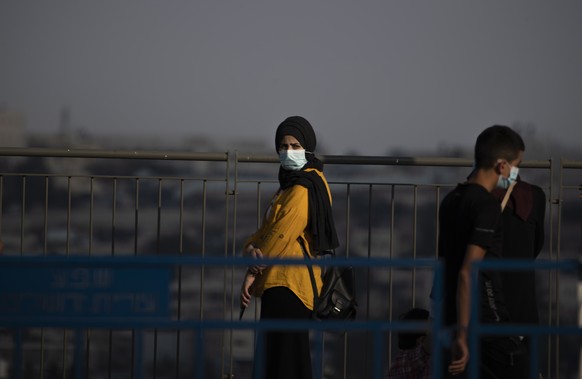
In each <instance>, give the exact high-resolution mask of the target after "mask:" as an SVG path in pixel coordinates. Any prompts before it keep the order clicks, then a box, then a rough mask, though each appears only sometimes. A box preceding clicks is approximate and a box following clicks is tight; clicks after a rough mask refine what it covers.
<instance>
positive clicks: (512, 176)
mask: <svg viewBox="0 0 582 379" xmlns="http://www.w3.org/2000/svg"><path fill="white" fill-rule="evenodd" d="M518 174H519V167H514V166H511V169H510V170H509V177H508V178H506V177H505V176H503V175H499V179H498V180H497V188H503V189H508V188H509V186H510V185H511V183H513V182H515V181H516V180H517V175H518Z"/></svg>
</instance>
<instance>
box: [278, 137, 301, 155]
mask: <svg viewBox="0 0 582 379" xmlns="http://www.w3.org/2000/svg"><path fill="white" fill-rule="evenodd" d="M285 150H303V146H301V144H300V143H299V141H298V140H297V138H295V137H293V136H289V135H286V136H284V137H283V139H282V140H281V142H280V143H279V152H281V151H285Z"/></svg>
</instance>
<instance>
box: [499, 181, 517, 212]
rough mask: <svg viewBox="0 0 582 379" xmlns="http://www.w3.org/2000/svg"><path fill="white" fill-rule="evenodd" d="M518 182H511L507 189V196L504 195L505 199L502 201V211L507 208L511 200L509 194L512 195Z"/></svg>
mask: <svg viewBox="0 0 582 379" xmlns="http://www.w3.org/2000/svg"><path fill="white" fill-rule="evenodd" d="M516 184H517V182H516V181H513V182H511V184H510V185H509V188H508V189H507V192H505V196H504V197H503V201H502V202H501V212H503V210H504V209H505V206H506V205H507V202H508V201H509V195H511V191H513V187H515V185H516Z"/></svg>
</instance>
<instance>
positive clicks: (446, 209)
mask: <svg viewBox="0 0 582 379" xmlns="http://www.w3.org/2000/svg"><path fill="white" fill-rule="evenodd" d="M524 151H525V145H524V143H523V140H522V139H521V137H520V136H519V135H518V134H517V133H516V132H515V131H513V130H512V129H511V128H509V127H507V126H501V125H494V126H492V127H489V128H487V129H485V130H484V131H483V132H482V133H481V134H480V135H479V136H478V138H477V141H476V144H475V169H474V170H473V172H472V173H471V175H470V176H469V178H468V179H467V181H466V182H465V183H462V184H459V185H457V187H456V188H455V189H453V190H452V191H451V192H450V193H449V194H447V195H446V196H445V198H444V199H443V201H442V203H441V206H440V211H439V228H440V229H439V244H438V254H439V258H440V259H441V260H442V261H443V263H444V269H445V275H444V278H445V279H444V280H445V282H444V299H443V300H444V304H443V305H444V308H443V312H444V321H445V325H447V326H450V327H454V330H455V333H454V338H453V341H452V345H451V351H450V355H449V354H445V355H446V356H445V359H446V363H445V365H443V368H444V372H443V375H444V377H449V376H454V377H455V378H459V377H464V375H466V373H467V372H466V371H467V370H466V367H467V364H468V362H469V359H470V358H471V359H478V360H479V369H480V373H481V378H482V379H485V378H526V377H527V368H528V365H527V356H526V354H525V347H524V346H523V343H522V341H521V339H520V338H519V337H517V336H516V337H513V336H485V337H483V338H482V339H481V344H480V355H479V356H476V355H473V356H470V352H469V348H468V344H467V329H468V328H469V320H470V311H471V310H470V296H471V292H470V288H471V266H472V264H473V263H474V262H478V261H481V260H484V259H500V258H501V257H502V250H501V249H502V229H501V206H500V204H499V201H498V200H497V199H496V198H495V197H494V196H493V195H492V194H491V192H492V191H493V190H494V189H495V188H497V187H501V188H508V187H509V185H510V183H511V182H512V181H515V180H516V178H517V175H518V171H519V169H518V166H519V164H520V163H521V159H522V156H523V152H524ZM478 291H479V292H478V293H477V296H479V311H480V314H479V318H480V322H483V323H502V322H508V321H509V311H508V309H507V307H506V304H505V302H504V300H503V290H502V282H501V277H500V275H499V272H496V271H492V270H487V271H486V270H480V271H479V287H478Z"/></svg>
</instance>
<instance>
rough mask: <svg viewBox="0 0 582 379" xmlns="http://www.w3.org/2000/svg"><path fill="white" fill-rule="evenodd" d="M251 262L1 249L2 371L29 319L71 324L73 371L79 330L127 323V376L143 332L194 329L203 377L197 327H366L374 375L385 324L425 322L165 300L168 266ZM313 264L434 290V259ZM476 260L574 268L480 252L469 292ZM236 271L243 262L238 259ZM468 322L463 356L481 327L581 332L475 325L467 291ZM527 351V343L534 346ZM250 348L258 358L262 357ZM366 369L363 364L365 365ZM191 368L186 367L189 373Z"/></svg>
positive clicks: (535, 333)
mask: <svg viewBox="0 0 582 379" xmlns="http://www.w3.org/2000/svg"><path fill="white" fill-rule="evenodd" d="M264 261H265V264H274V263H277V264H290V265H302V264H306V263H307V261H303V260H297V259H294V260H289V259H285V260H283V259H279V260H277V259H265V260H264ZM252 262H253V261H252V260H251V259H246V258H238V257H193V256H142V257H86V256H69V257H58V256H54V257H51V256H49V257H0V273H1V274H2V275H1V276H0V285H1V286H0V299H1V302H0V311H1V312H0V326H1V327H2V328H6V329H8V330H10V331H11V333H12V335H13V339H14V355H13V357H12V366H13V367H12V375H11V376H10V377H11V378H14V379H21V378H23V377H24V376H23V368H22V366H23V357H22V340H23V332H24V331H25V330H26V329H30V328H66V329H69V330H72V331H73V332H74V358H73V371H72V372H73V377H74V378H76V379H80V378H86V377H87V374H86V373H87V363H88V362H87V361H86V356H85V353H86V352H85V347H86V342H87V341H86V339H85V337H86V333H85V332H86V330H87V329H104V330H108V329H117V330H131V331H133V333H134V338H135V346H136V347H137V348H136V349H135V351H134V355H133V357H132V358H131V364H132V366H133V370H132V372H133V374H132V377H133V378H136V379H142V378H146V377H148V376H147V375H146V373H145V372H144V367H145V363H144V354H143V348H142V346H143V340H144V331H145V330H148V329H159V330H190V331H194V332H195V335H196V338H195V339H194V341H193V343H194V344H195V346H193V349H192V351H193V352H194V354H193V356H192V361H193V362H195V364H194V367H195V370H194V372H193V373H192V374H193V377H195V378H207V377H209V376H208V372H206V371H205V364H204V349H205V345H206V344H207V341H206V338H205V332H207V331H216V330H218V331H222V330H251V331H253V332H255V333H256V334H257V336H260V335H261V332H263V331H265V330H274V329H277V330H299V329H309V330H311V331H312V332H313V333H314V335H315V336H316V338H314V341H318V340H320V337H321V333H323V332H330V331H331V332H369V333H371V334H372V335H373V360H372V367H368V368H367V371H371V377H372V378H383V377H384V375H385V371H386V362H387V359H386V356H387V354H386V339H385V333H386V332H390V331H394V332H398V331H411V330H420V329H423V328H426V325H423V324H421V323H415V322H402V321H391V320H366V319H365V318H362V317H359V318H357V319H356V320H355V321H353V322H325V321H324V322H307V321H296V322H278V321H258V320H243V321H239V320H236V318H233V317H230V318H228V319H226V318H225V319H207V320H201V319H178V318H177V317H176V316H175V315H174V314H173V312H172V309H171V298H172V296H173V295H174V294H173V293H172V292H173V290H172V286H171V276H172V272H173V271H174V270H175V269H176V268H177V267H184V266H205V267H213V266H214V267H229V266H230V267H236V268H238V267H239V266H245V265H248V264H250V263H252ZM319 263H321V265H322V266H330V265H351V266H353V267H356V268H370V267H386V268H390V267H391V268H399V269H413V268H414V269H421V268H425V269H429V270H431V271H432V272H433V273H434V278H435V280H434V283H435V291H434V295H435V300H436V301H437V302H438V300H439V299H440V298H441V297H442V267H441V265H440V263H439V262H438V261H436V260H432V259H427V260H423V259H416V260H410V259H385V258H369V259H362V258H351V259H348V258H336V259H335V260H331V261H330V260H323V261H321V262H319ZM481 269H499V270H504V269H511V270H560V271H565V272H574V273H577V274H579V273H580V264H579V263H578V262H577V261H561V262H550V261H537V262H524V261H503V262H492V261H483V262H480V263H477V264H476V265H475V267H474V270H473V281H472V283H473V288H472V293H473V294H474V293H476V292H475V291H477V272H478V270H481ZM241 270H242V267H241ZM472 299H473V301H472V303H471V307H472V315H473V317H472V327H471V328H470V330H469V341H470V346H471V351H472V352H473V353H472V357H476V356H478V354H476V353H475V352H476V351H477V350H476V349H478V344H477V341H478V339H479V337H480V336H482V335H487V334H509V333H511V334H516V333H517V334H519V335H530V336H532V337H533V338H532V341H533V345H532V346H533V347H534V348H535V349H537V347H538V346H539V344H538V343H537V340H538V337H541V336H546V335H560V334H568V335H576V336H582V329H581V328H580V327H579V326H576V325H572V326H523V325H521V326H520V325H486V324H480V323H479V322H478V319H477V318H476V317H475V315H476V314H477V310H478V302H477V301H475V299H476V296H472ZM432 317H433V320H432V323H431V333H432V335H433V336H434V337H435V338H432V350H433V354H432V369H433V377H434V378H439V377H440V375H439V372H440V367H441V364H442V360H441V357H442V349H443V347H444V346H445V345H446V344H447V341H448V340H449V336H450V334H451V331H450V330H447V329H445V328H444V327H443V324H442V315H441V312H440V310H439V309H438V308H436V309H434V310H433V314H432ZM534 351H535V350H534ZM313 352H314V362H322V361H323V356H322V355H321V353H322V350H321V349H320V348H314V349H313ZM261 356H262V354H261V351H260V349H258V350H257V359H258V360H260V359H261ZM470 362H471V363H470V366H469V369H470V374H471V378H477V365H478V360H476V359H471V361H470ZM370 369H371V370H370ZM315 372H316V378H322V377H324V376H323V373H322V370H321V367H319V368H318V367H316V369H315ZM531 372H532V376H531V378H537V377H538V376H537V374H536V375H534V373H537V372H539V369H538V362H537V360H536V359H532V360H531ZM191 377H192V376H191Z"/></svg>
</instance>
